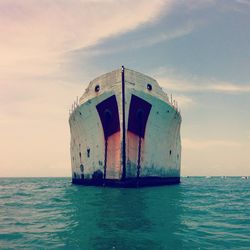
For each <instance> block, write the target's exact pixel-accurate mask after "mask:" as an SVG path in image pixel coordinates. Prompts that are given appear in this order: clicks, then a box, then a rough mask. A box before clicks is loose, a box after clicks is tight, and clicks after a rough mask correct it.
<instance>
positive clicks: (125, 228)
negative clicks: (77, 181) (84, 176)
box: [65, 185, 183, 249]
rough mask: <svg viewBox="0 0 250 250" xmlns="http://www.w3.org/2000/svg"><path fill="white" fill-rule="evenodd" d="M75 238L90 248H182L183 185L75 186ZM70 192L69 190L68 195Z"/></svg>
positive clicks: (72, 228) (72, 232)
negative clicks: (151, 186) (123, 187)
mask: <svg viewBox="0 0 250 250" xmlns="http://www.w3.org/2000/svg"><path fill="white" fill-rule="evenodd" d="M71 189H72V190H71V194H70V203H71V206H72V207H71V211H70V214H69V220H70V221H71V222H70V230H69V231H68V234H70V235H72V239H74V242H72V241H71V239H70V237H68V236H69V235H68V234H67V237H65V239H67V242H65V246H72V245H74V246H75V247H78V248H86V249H164V248H166V247H171V248H180V247H181V246H182V245H181V241H180V238H179V237H178V234H177V233H178V231H180V228H181V227H183V225H181V220H180V214H181V210H182V206H181V188H180V186H178V185H177V186H168V187H155V188H142V189H114V188H98V187H78V186H72V188H71ZM68 195H69V194H67V196H68Z"/></svg>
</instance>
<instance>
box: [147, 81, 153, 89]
mask: <svg viewBox="0 0 250 250" xmlns="http://www.w3.org/2000/svg"><path fill="white" fill-rule="evenodd" d="M147 89H148V90H149V91H151V90H152V85H151V84H150V83H148V84H147Z"/></svg>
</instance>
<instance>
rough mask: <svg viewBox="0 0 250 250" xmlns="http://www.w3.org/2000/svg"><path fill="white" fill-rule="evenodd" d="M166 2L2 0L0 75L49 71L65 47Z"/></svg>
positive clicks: (154, 12)
mask: <svg viewBox="0 0 250 250" xmlns="http://www.w3.org/2000/svg"><path fill="white" fill-rule="evenodd" d="M170 4H171V1H162V0H156V1H146V0H139V1H124V0H123V1H111V0H110V1H80V0H78V1H72V2H68V1H55V2H51V1H48V0H45V1H40V2H37V1H32V0H31V1H7V0H6V1H1V3H0V31H1V32H0V36H1V37H0V41H1V45H0V54H1V58H0V72H1V75H3V73H4V74H5V75H6V74H8V75H11V74H12V73H13V72H15V73H25V75H29V74H35V73H36V72H37V73H38V74H39V75H41V73H44V74H50V73H53V70H54V69H55V68H56V67H57V66H58V64H60V60H61V59H62V58H61V57H60V56H61V55H62V54H63V53H64V52H66V51H70V50H75V49H77V48H83V47H88V46H92V45H93V44H96V43H98V42H99V41H100V40H102V39H105V38H107V37H110V36H115V35H118V34H121V33H125V32H127V31H129V30H133V29H136V28H138V27H139V26H140V25H142V24H145V23H148V22H149V23H150V22H151V23H152V22H155V21H156V20H157V19H158V18H159V17H160V16H161V15H162V14H164V13H165V12H166V11H167V9H168V6H170ZM131 10H133V11H131ZM51 71H52V72H51ZM12 75H13V74H12Z"/></svg>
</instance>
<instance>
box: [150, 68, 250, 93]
mask: <svg viewBox="0 0 250 250" xmlns="http://www.w3.org/2000/svg"><path fill="white" fill-rule="evenodd" d="M170 74H172V75H173V76H170V77H169V76H168V75H169V74H168V73H166V72H164V73H163V72H161V71H159V72H157V71H156V72H155V73H154V75H156V79H157V80H158V82H159V83H160V85H161V86H163V87H164V88H165V89H166V90H168V91H176V92H190V93H196V92H219V93H228V94H230V93H231V94H237V93H250V84H248V85H246V84H244V85H241V84H237V83H233V82H226V81H219V80H215V79H206V78H201V77H198V76H192V77H190V76H186V77H184V76H182V77H180V76H174V75H175V74H176V72H174V73H173V72H172V73H170Z"/></svg>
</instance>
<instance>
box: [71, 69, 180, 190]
mask: <svg viewBox="0 0 250 250" xmlns="http://www.w3.org/2000/svg"><path fill="white" fill-rule="evenodd" d="M69 124H70V131H71V144H70V152H71V165H72V182H73V183H75V184H82V185H102V186H104V185H105V186H115V187H138V186H154V185H166V184H176V183H179V182H180V166H181V139H180V125H181V115H180V113H179V111H178V109H177V107H176V105H174V103H173V102H172V101H171V100H169V98H168V96H167V94H166V93H164V92H163V90H162V89H161V88H160V86H159V85H158V83H157V82H156V81H155V80H154V79H152V78H151V77H148V76H146V75H143V74H141V73H138V72H135V71H132V70H128V69H124V68H123V67H122V68H121V69H118V70H115V71H113V72H110V73H107V74H105V75H102V76H100V77H98V78H96V79H95V80H93V81H92V82H90V84H89V86H88V88H87V89H86V91H85V93H84V94H83V96H82V97H81V98H80V101H79V104H78V103H77V104H76V105H75V106H74V109H73V110H72V112H71V114H70V118H69Z"/></svg>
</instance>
